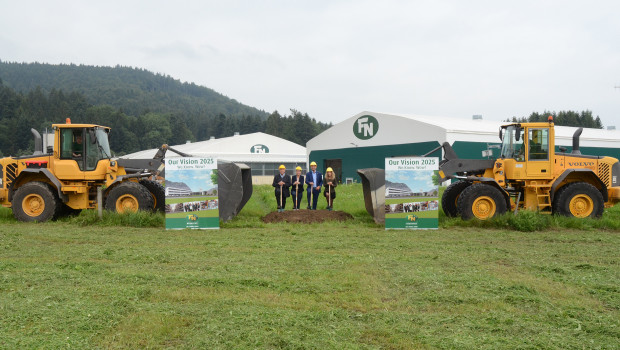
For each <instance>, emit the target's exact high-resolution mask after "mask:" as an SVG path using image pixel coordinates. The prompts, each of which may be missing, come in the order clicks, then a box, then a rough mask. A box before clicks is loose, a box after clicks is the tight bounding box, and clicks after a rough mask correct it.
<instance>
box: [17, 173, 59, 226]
mask: <svg viewBox="0 0 620 350" xmlns="http://www.w3.org/2000/svg"><path fill="white" fill-rule="evenodd" d="M61 206H62V203H61V202H60V200H59V199H58V194H57V193H56V190H55V189H54V188H52V186H50V185H48V184H46V183H44V182H39V181H34V182H29V183H27V184H25V185H23V186H21V187H20V188H18V189H17V191H16V192H15V195H14V196H13V205H12V208H13V216H15V218H16V219H17V220H19V221H26V222H28V221H38V222H43V221H47V220H50V219H53V218H54V217H56V216H57V215H58V213H59V212H60V208H61Z"/></svg>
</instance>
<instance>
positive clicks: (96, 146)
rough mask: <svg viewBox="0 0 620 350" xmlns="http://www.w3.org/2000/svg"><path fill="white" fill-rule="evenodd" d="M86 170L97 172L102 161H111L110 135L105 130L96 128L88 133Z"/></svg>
mask: <svg viewBox="0 0 620 350" xmlns="http://www.w3.org/2000/svg"><path fill="white" fill-rule="evenodd" d="M86 141H87V142H86V170H87V171H90V170H95V169H96V168H97V163H98V162H99V161H100V160H101V159H110V158H111V157H110V146H109V144H108V133H107V132H106V130H105V129H100V128H95V129H94V130H93V129H90V130H88V132H87V133H86Z"/></svg>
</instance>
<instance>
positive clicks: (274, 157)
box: [123, 132, 307, 184]
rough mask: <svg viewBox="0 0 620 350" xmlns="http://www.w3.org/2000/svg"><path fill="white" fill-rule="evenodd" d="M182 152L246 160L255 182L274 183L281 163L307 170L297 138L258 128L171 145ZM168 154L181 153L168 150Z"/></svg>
mask: <svg viewBox="0 0 620 350" xmlns="http://www.w3.org/2000/svg"><path fill="white" fill-rule="evenodd" d="M171 147H172V148H174V149H177V150H179V151H181V152H183V153H187V154H190V155H192V156H194V157H201V156H210V157H217V158H218V159H222V160H227V161H231V162H236V163H244V164H247V165H248V166H249V167H250V168H252V182H253V183H254V184H265V183H267V184H271V181H272V180H273V176H274V175H275V174H277V173H278V167H279V166H280V165H282V164H283V165H284V166H286V172H287V174H289V175H292V174H294V173H295V167H297V166H301V167H302V169H303V172H304V173H305V172H306V171H307V170H306V148H305V147H304V146H300V145H298V144H296V143H294V142H291V141H288V140H285V139H282V138H279V137H276V136H273V135H269V134H265V133H262V132H255V133H252V134H246V135H235V136H230V137H223V138H219V139H216V138H211V139H209V140H205V141H199V142H192V143H185V144H182V145H171ZM155 153H157V149H150V150H145V151H140V152H136V153H132V154H128V155H126V156H123V158H127V159H149V158H153V156H154V155H155ZM166 157H179V155H178V154H176V153H174V152H172V151H168V152H167V153H166Z"/></svg>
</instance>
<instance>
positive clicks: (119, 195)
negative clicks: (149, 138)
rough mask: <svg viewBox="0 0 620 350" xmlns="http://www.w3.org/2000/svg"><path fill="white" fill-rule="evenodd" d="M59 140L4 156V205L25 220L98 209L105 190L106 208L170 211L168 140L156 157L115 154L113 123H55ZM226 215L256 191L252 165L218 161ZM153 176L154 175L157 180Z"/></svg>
mask: <svg viewBox="0 0 620 350" xmlns="http://www.w3.org/2000/svg"><path fill="white" fill-rule="evenodd" d="M52 128H53V131H54V145H53V147H49V149H47V150H43V146H42V139H41V135H40V134H39V133H38V132H37V131H36V130H35V129H31V131H32V133H33V135H34V138H35V151H34V153H33V154H32V155H28V156H22V157H6V158H3V159H0V204H1V205H2V206H4V207H8V208H12V210H13V215H14V216H15V218H16V219H18V220H20V221H39V222H41V221H46V220H49V219H52V218H55V217H58V216H61V215H63V214H70V213H75V212H79V211H80V210H82V209H95V208H97V192H98V189H101V191H102V195H103V206H104V208H105V209H108V210H113V211H117V212H127V211H130V212H134V211H137V210H153V211H164V206H165V190H164V187H163V186H162V185H161V184H160V183H159V182H157V181H155V180H154V178H155V177H156V176H159V175H163V170H164V166H163V164H164V163H163V159H164V156H165V154H166V151H168V150H171V151H173V152H175V153H178V154H179V155H181V156H189V155H187V154H184V153H182V152H179V151H177V150H174V149H172V148H171V147H168V146H167V145H163V146H162V147H161V148H160V149H159V151H158V152H157V154H156V155H155V157H154V158H153V159H112V155H111V152H110V147H109V143H108V133H109V132H110V128H109V127H105V126H100V125H94V124H72V123H71V121H70V120H69V119H68V118H67V121H66V123H65V124H54V125H52ZM218 170H219V171H218V179H221V181H218V182H219V183H220V184H221V185H220V186H219V187H220V190H219V192H220V196H224V197H226V198H222V200H220V203H222V204H221V205H220V213H221V214H222V215H224V216H223V217H221V218H222V220H224V221H226V220H230V219H231V218H232V217H234V215H236V214H237V213H238V212H239V211H240V210H241V208H242V207H243V205H244V204H245V203H246V202H247V200H248V199H249V197H250V196H251V194H252V177H251V173H250V170H249V167H247V166H245V165H243V164H241V165H238V164H234V163H232V164H226V163H222V165H221V170H220V166H219V165H218ZM151 179H153V180H151Z"/></svg>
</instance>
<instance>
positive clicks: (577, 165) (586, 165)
mask: <svg viewBox="0 0 620 350" xmlns="http://www.w3.org/2000/svg"><path fill="white" fill-rule="evenodd" d="M568 165H570V166H572V167H588V166H594V162H568Z"/></svg>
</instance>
